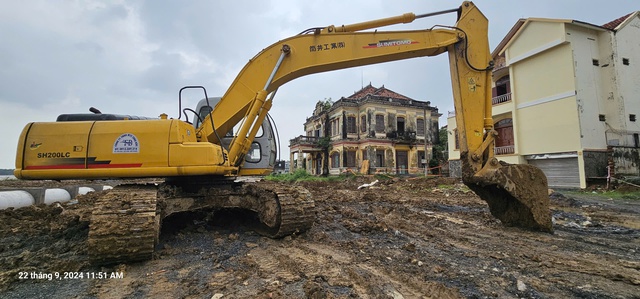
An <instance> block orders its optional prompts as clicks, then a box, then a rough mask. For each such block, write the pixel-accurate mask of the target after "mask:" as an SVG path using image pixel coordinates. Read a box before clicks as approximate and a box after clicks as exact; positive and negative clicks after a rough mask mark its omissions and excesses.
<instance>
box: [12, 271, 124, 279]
mask: <svg viewBox="0 0 640 299" xmlns="http://www.w3.org/2000/svg"><path fill="white" fill-rule="evenodd" d="M123 278H124V272H53V273H44V272H35V271H33V272H26V271H22V272H18V279H21V280H26V279H37V280H70V279H123Z"/></svg>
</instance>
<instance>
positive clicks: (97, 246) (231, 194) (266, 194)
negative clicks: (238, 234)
mask: <svg viewBox="0 0 640 299" xmlns="http://www.w3.org/2000/svg"><path fill="white" fill-rule="evenodd" d="M196 189H197V190H198V191H196V192H193V191H191V192H185V191H183V188H182V187H177V186H175V185H174V186H170V185H163V186H162V187H161V188H160V191H158V188H157V187H156V186H155V185H120V186H118V187H116V188H114V189H112V190H109V191H108V192H107V193H105V194H104V195H103V196H101V197H100V198H99V199H98V200H96V202H95V208H94V210H93V212H92V214H91V221H90V224H89V240H88V248H89V255H90V258H91V261H92V262H93V263H94V264H99V265H107V264H116V263H128V262H136V261H144V260H149V259H151V258H152V257H153V252H154V248H155V245H156V244H157V243H158V240H159V234H160V222H161V219H162V218H164V217H167V216H169V215H170V214H173V213H179V212H188V211H195V210H200V209H211V208H212V209H214V210H217V209H225V208H240V209H247V210H252V211H254V212H256V214H257V215H258V218H259V221H260V222H261V224H260V225H259V227H257V228H256V229H255V230H256V231H257V232H258V233H260V234H262V235H265V236H268V237H271V238H281V237H285V236H288V235H294V234H298V233H302V232H304V231H306V230H308V229H309V228H311V226H312V225H313V222H314V220H315V204H314V201H313V200H312V197H311V193H310V192H309V191H307V190H306V189H304V188H300V187H291V186H285V185H282V184H275V183H267V182H261V183H240V184H239V183H233V184H228V183H222V182H220V181H218V182H209V183H208V185H207V186H206V187H205V186H200V187H198V188H196ZM159 194H160V195H159Z"/></svg>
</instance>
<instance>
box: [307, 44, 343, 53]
mask: <svg viewBox="0 0 640 299" xmlns="http://www.w3.org/2000/svg"><path fill="white" fill-rule="evenodd" d="M344 47H345V44H344V42H337V43H330V44H318V45H313V46H309V52H320V51H330V50H335V49H342V48H344Z"/></svg>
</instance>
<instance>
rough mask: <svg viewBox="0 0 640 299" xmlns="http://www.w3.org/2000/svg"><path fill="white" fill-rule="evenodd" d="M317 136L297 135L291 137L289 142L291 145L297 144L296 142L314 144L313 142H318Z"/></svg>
mask: <svg viewBox="0 0 640 299" xmlns="http://www.w3.org/2000/svg"><path fill="white" fill-rule="evenodd" d="M318 138H319V137H315V136H298V137H296V138H293V139H291V140H289V144H291V145H297V144H309V145H315V144H317V143H318Z"/></svg>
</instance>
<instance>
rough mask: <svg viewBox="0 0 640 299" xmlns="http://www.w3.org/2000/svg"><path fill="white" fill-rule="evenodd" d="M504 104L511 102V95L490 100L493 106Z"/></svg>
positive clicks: (507, 94)
mask: <svg viewBox="0 0 640 299" xmlns="http://www.w3.org/2000/svg"><path fill="white" fill-rule="evenodd" d="M506 102H511V93H510V92H509V93H505V94H503V95H499V96H497V97H495V98H493V99H491V103H492V104H493V105H497V104H502V103H506Z"/></svg>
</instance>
